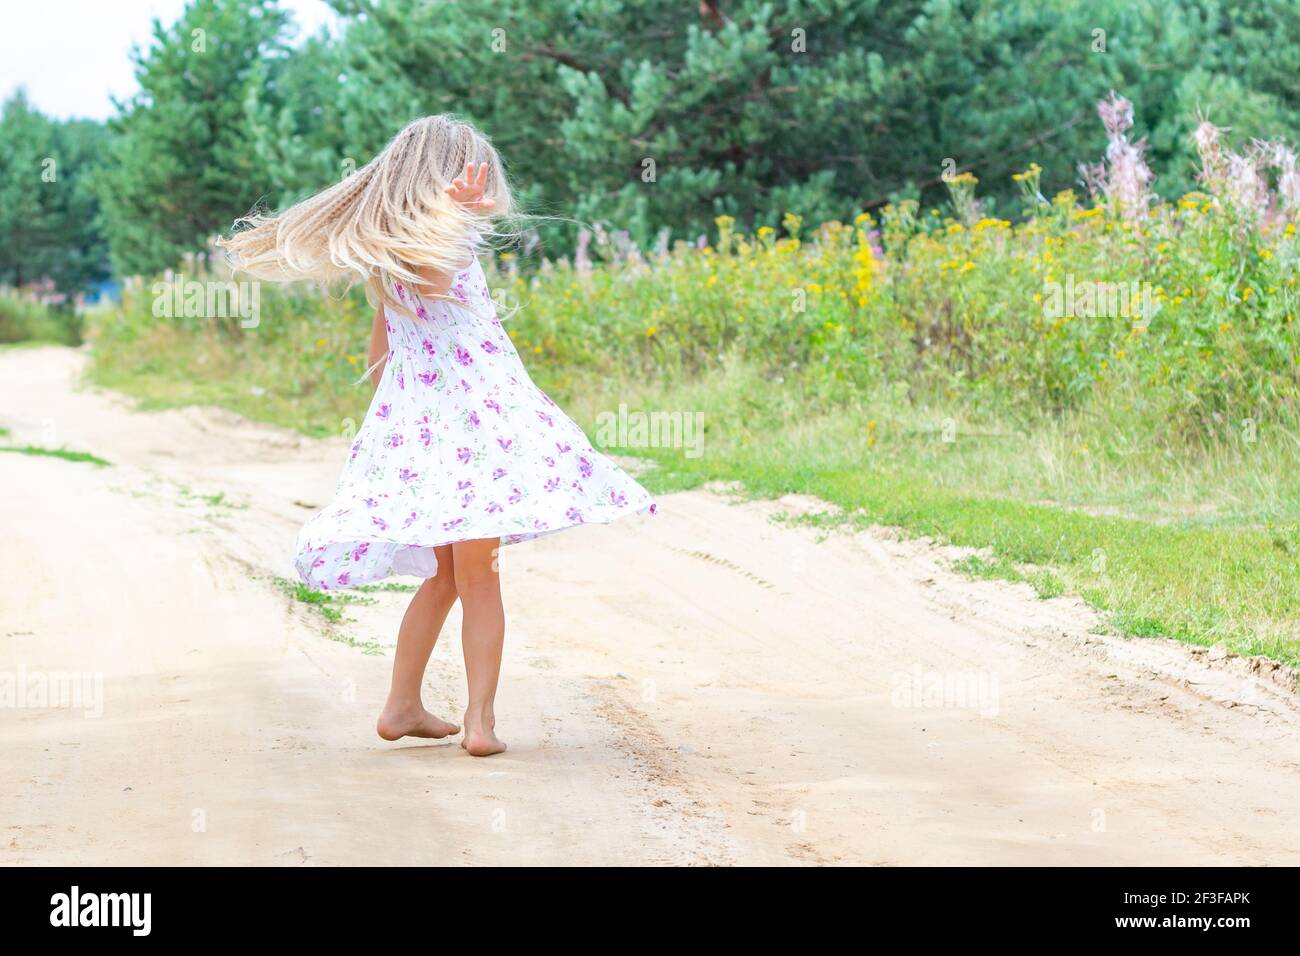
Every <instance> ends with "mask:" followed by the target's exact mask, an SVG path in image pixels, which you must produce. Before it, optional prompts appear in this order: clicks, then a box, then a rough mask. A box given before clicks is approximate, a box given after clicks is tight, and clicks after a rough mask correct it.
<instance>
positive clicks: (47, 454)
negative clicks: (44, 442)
mask: <svg viewBox="0 0 1300 956" xmlns="http://www.w3.org/2000/svg"><path fill="white" fill-rule="evenodd" d="M4 434H5V435H8V434H9V433H8V432H7V431H6V432H5V433H4ZM0 451H8V452H13V453H14V454H16V455H32V456H34V457H38V458H61V459H63V460H64V461H80V462H87V463H89V464H92V465H95V466H96V467H98V468H107V467H109V466H110V465H111V464H112V463H111V462H107V461H105V460H104V459H103V458H100V457H99V456H98V455H92V454H91V453H90V452H88V451H69V450H68V449H66V448H41V447H38V446H36V445H0Z"/></svg>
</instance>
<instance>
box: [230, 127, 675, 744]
mask: <svg viewBox="0 0 1300 956" xmlns="http://www.w3.org/2000/svg"><path fill="white" fill-rule="evenodd" d="M514 215H515V211H514V203H513V199H512V198H511V194H510V189H509V186H508V184H507V183H506V178H505V175H504V173H503V171H502V168H501V162H500V160H499V159H498V157H497V153H496V150H495V149H493V147H492V145H491V143H489V142H488V140H487V138H486V137H485V136H484V135H483V134H482V133H480V132H479V131H478V130H477V129H475V128H474V127H473V126H471V125H469V124H468V123H464V122H461V121H459V120H456V119H454V118H452V117H449V116H429V117H426V118H424V119H421V120H416V121H415V122H413V123H411V124H410V125H409V126H407V127H406V128H405V129H403V130H402V131H401V132H400V133H398V134H397V136H396V137H394V139H393V141H392V142H391V143H389V144H388V146H387V147H385V149H384V151H383V152H381V153H380V154H379V155H378V156H376V157H375V158H374V159H373V160H371V161H370V163H369V164H367V165H366V166H365V167H363V168H362V169H360V170H358V171H357V172H356V173H354V174H353V175H351V176H349V177H348V178H347V179H345V180H343V181H342V182H340V183H338V184H337V185H335V186H332V187H330V188H329V189H326V190H324V191H323V192H321V193H319V194H317V195H315V196H313V197H311V198H310V199H307V200H304V201H303V202H301V203H299V204H298V205H296V206H294V207H292V208H291V209H289V210H288V211H286V212H283V213H281V214H280V215H278V216H274V217H270V218H267V217H262V216H251V217H249V218H247V219H244V220H241V223H242V224H243V225H244V226H245V228H243V229H242V231H239V232H236V233H235V234H234V235H233V236H232V237H230V238H229V239H227V240H225V242H224V243H223V245H225V247H226V248H227V249H228V250H229V252H230V253H231V256H232V259H233V260H234V264H235V266H236V267H237V268H240V269H242V270H244V271H247V272H250V273H252V274H254V275H257V276H259V277H262V278H266V279H271V280H275V281H286V280H291V279H296V278H304V277H305V278H311V279H316V280H318V281H321V282H325V283H328V282H331V281H332V280H335V279H339V278H345V277H360V278H362V279H363V280H364V281H365V283H366V286H367V292H368V295H369V297H370V299H371V300H372V302H373V303H374V305H375V319H374V326H373V328H372V330H371V334H370V358H371V363H372V364H371V378H372V381H373V382H374V384H375V394H374V397H373V399H372V400H371V403H370V408H369V410H368V412H367V413H366V418H365V422H364V424H363V425H362V426H361V428H360V430H359V431H358V433H357V436H356V440H355V441H354V442H353V443H352V447H351V451H350V453H349V455H348V460H347V462H346V463H345V464H344V467H343V474H342V477H341V478H340V479H339V483H338V488H337V491H336V493H335V495H334V498H333V499H332V500H331V501H330V502H329V504H327V505H326V506H325V508H324V509H322V510H321V512H320V513H319V514H317V515H316V516H315V517H313V518H312V519H311V520H310V521H308V522H307V524H306V526H305V527H304V528H303V529H302V532H301V534H300V535H299V537H298V544H297V557H296V564H297V568H298V573H299V575H300V576H301V577H302V579H303V581H305V582H306V583H307V584H309V585H312V586H314V587H317V588H321V589H327V588H353V587H357V586H358V585H361V584H366V583H368V582H372V581H377V580H379V579H381V578H384V577H387V576H388V575H391V574H411V575H416V576H419V577H422V578H425V579H426V580H425V581H424V583H423V585H421V587H420V589H419V590H418V591H417V592H416V594H415V596H414V597H413V598H412V599H411V604H410V606H409V607H408V608H407V609H406V615H405V616H404V617H403V619H402V625H401V628H400V629H399V630H398V635H397V651H396V656H395V659H394V661H393V680H392V687H391V690H390V691H389V695H388V702H387V703H386V704H385V705H384V709H383V712H382V713H381V714H380V715H379V722H378V731H379V735H380V736H381V737H383V738H384V739H385V740H397V739H399V738H401V737H404V736H412V737H433V738H442V737H446V736H448V735H450V734H455V733H458V732H459V731H460V727H458V726H457V725H455V724H452V723H449V722H447V721H445V720H442V719H440V718H438V717H435V716H434V715H432V714H430V713H429V712H428V711H427V710H425V709H424V705H423V703H422V701H421V698H420V686H421V684H422V682H423V679H424V670H425V667H426V665H427V664H428V661H429V655H430V653H431V652H432V650H433V645H434V643H435V642H436V641H437V639H438V633H439V631H440V630H441V629H442V625H443V622H444V621H445V620H446V618H447V614H448V612H449V611H450V610H451V606H452V604H454V603H455V602H456V601H457V600H459V601H460V602H461V608H462V611H463V616H464V626H463V629H462V632H461V635H462V644H463V647H464V654H465V674H466V679H467V682H468V684H469V703H468V706H467V707H466V710H465V717H464V722H465V736H464V738H463V740H462V743H461V746H463V747H464V748H465V749H466V750H467V751H468V752H469V753H471V754H473V755H475V756H487V755H488V754H494V753H500V752H501V751H503V750H505V749H506V745H505V744H504V743H503V742H502V741H501V740H500V739H499V738H498V737H497V735H496V730H495V726H496V716H495V712H494V710H493V700H494V698H495V696H496V688H497V676H498V674H499V672H500V669H501V648H502V643H503V641H504V639H505V615H504V611H503V609H502V604H501V588H500V580H499V577H498V571H497V562H496V554H497V547H498V545H499V544H502V543H506V544H513V543H515V542H517V541H523V540H526V539H528V538H534V537H537V536H538V535H542V534H549V533H551V532H554V531H559V530H561V529H563V528H569V527H573V526H574V525H579V524H584V523H588V522H593V521H596V522H604V521H609V520H611V519H613V518H617V517H619V516H620V515H624V514H629V513H632V512H636V511H643V510H648V511H651V512H653V511H654V504H653V502H652V501H651V499H650V495H649V494H648V493H647V492H646V491H645V489H644V488H642V487H641V486H640V485H638V484H637V483H636V482H635V481H633V480H632V479H631V478H629V477H628V476H627V475H626V474H624V473H623V471H622V470H620V469H619V468H618V467H617V466H616V465H614V464H613V463H612V462H610V461H609V460H608V459H606V458H605V457H604V456H602V455H600V454H599V453H597V452H596V451H594V450H593V449H592V447H591V444H590V443H589V442H588V441H587V439H586V436H584V435H583V433H582V431H581V430H580V429H579V428H578V426H577V425H575V424H574V423H573V422H572V421H571V420H570V419H569V418H568V417H567V416H566V415H565V414H564V413H563V412H562V411H560V409H559V408H558V407H556V405H555V403H554V402H552V401H551V400H550V399H549V398H548V397H547V396H546V395H545V394H543V393H542V391H541V390H540V389H539V388H538V387H537V386H536V385H534V384H533V382H532V380H531V379H530V378H529V377H528V373H527V372H525V371H524V367H523V365H522V364H521V363H520V361H519V356H518V354H517V353H516V352H515V349H514V346H513V345H512V344H511V342H510V337H509V336H508V335H506V334H505V332H504V331H503V330H502V328H501V323H500V320H499V319H498V318H497V315H496V310H495V308H494V304H493V301H492V298H491V296H490V295H489V294H488V288H487V283H486V280H485V278H484V275H483V269H482V268H481V267H480V265H479V263H478V261H477V255H478V253H479V252H480V251H481V249H482V247H483V244H484V236H485V235H501V233H497V232H494V231H493V224H494V223H499V222H501V221H502V220H509V219H511V218H512V217H513V216H514Z"/></svg>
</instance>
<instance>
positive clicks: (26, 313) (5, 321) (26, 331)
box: [0, 290, 81, 345]
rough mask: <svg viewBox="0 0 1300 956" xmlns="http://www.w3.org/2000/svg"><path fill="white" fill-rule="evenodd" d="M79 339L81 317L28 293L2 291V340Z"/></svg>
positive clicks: (73, 342) (67, 342) (66, 341)
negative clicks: (45, 303) (55, 307)
mask: <svg viewBox="0 0 1300 956" xmlns="http://www.w3.org/2000/svg"><path fill="white" fill-rule="evenodd" d="M80 341H81V339H80V320H79V319H78V317H77V316H76V315H75V314H74V313H73V312H71V311H70V310H67V309H54V308H51V307H50V306H48V305H44V304H43V303H41V302H38V301H36V300H34V299H32V298H30V297H28V296H24V295H20V294H18V293H15V292H9V291H5V290H0V343H8V342H58V343H62V344H65V345H76V344H78V343H79V342H80Z"/></svg>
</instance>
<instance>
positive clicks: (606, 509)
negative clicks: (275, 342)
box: [295, 262, 654, 589]
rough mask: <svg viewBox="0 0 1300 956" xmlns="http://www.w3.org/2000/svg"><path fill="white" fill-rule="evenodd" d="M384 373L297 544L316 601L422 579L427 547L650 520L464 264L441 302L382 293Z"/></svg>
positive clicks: (475, 272) (650, 506)
mask: <svg viewBox="0 0 1300 956" xmlns="http://www.w3.org/2000/svg"><path fill="white" fill-rule="evenodd" d="M393 291H394V292H395V293H396V296H397V298H398V300H399V301H401V302H403V303H404V304H406V305H407V306H409V307H410V308H411V309H412V310H413V312H414V313H415V314H414V315H408V314H405V313H403V312H401V311H399V310H396V309H392V308H390V309H388V310H387V312H386V319H387V324H388V346H389V354H388V363H387V366H386V367H385V369H384V374H383V377H382V379H381V380H380V383H379V388H378V389H377V390H376V391H375V396H374V399H373V400H372V401H371V403H370V409H369V411H367V413H366V419H365V422H364V424H363V425H362V426H361V429H360V430H359V432H358V433H357V436H356V440H355V441H354V442H353V443H352V448H351V452H350V454H349V456H348V460H347V463H346V464H345V465H344V466H343V474H342V476H341V477H340V478H339V483H338V487H337V489H336V491H335V494H334V498H333V499H332V500H331V501H330V502H329V504H328V505H326V506H325V508H323V509H322V510H321V511H320V513H319V514H317V515H316V516H315V517H313V518H312V519H311V520H310V521H308V522H307V524H306V525H305V526H304V527H303V529H302V531H301V533H300V534H299V535H298V545H297V558H296V562H295V563H296V565H297V568H298V574H299V575H300V576H301V577H302V579H303V580H304V581H305V582H306V583H307V584H309V585H312V586H314V587H317V588H322V589H329V588H348V587H356V586H357V585H359V584H365V583H367V582H370V581H376V580H379V579H380V578H384V577H387V576H388V575H391V574H412V575H416V576H419V577H433V576H434V575H435V574H437V571H438V562H437V560H436V558H435V557H434V552H433V549H434V547H435V546H437V545H443V544H449V543H452V542H455V541H470V540H475V539H478V538H500V539H501V541H502V543H503V544H513V543H515V542H518V541H524V540H526V539H528V538H534V537H537V536H538V535H543V534H549V533H551V532H554V531H559V530H561V529H563V528H570V527H573V526H574V525H579V524H586V523H590V522H605V521H610V520H612V519H614V518H617V517H619V516H620V515H625V514H631V513H633V512H638V511H650V512H653V511H654V503H653V501H652V500H651V498H650V495H649V493H648V492H647V491H646V490H645V489H644V488H642V487H641V486H640V485H639V484H637V483H636V482H635V481H633V480H632V479H631V478H630V477H629V476H628V475H627V474H626V473H625V472H624V471H623V470H622V469H621V468H619V467H618V466H617V465H615V464H614V463H613V462H611V461H610V460H609V459H608V458H606V457H605V456H604V455H601V454H600V453H599V452H596V451H594V450H593V449H592V447H591V443H590V442H588V441H587V437H586V436H585V435H584V434H583V433H582V429H580V428H579V427H578V426H577V425H576V424H574V423H573V421H572V420H571V419H570V418H569V417H568V416H567V415H565V414H564V412H562V411H560V409H559V407H558V406H556V404H555V403H554V402H552V401H551V400H550V398H548V397H547V396H546V395H545V393H543V392H542V390H541V389H539V388H538V387H537V386H536V385H534V384H533V382H532V379H530V378H529V377H528V373H527V372H526V371H524V366H523V364H522V363H521V362H520V361H519V354H518V353H517V352H516V351H515V347H514V345H513V343H511V341H510V337H509V336H508V335H506V333H505V330H504V329H502V327H501V322H500V321H499V320H498V319H497V317H496V310H495V308H494V305H493V302H492V298H491V296H490V294H489V293H488V288H487V280H486V278H485V277H484V275H483V269H482V267H481V266H480V265H479V264H478V263H477V262H475V263H474V264H473V265H471V266H470V267H469V268H468V269H466V270H465V271H463V272H461V273H458V274H457V275H456V277H455V278H454V279H453V281H452V286H451V289H450V290H449V292H448V295H449V296H451V297H452V298H453V299H455V300H458V302H459V303H461V304H458V303H457V302H454V301H448V300H446V299H432V298H429V299H425V298H422V297H420V296H418V295H415V294H414V293H413V292H412V290H410V289H406V288H403V287H402V286H401V284H399V283H394V285H393Z"/></svg>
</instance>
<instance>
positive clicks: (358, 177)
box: [218, 115, 517, 308]
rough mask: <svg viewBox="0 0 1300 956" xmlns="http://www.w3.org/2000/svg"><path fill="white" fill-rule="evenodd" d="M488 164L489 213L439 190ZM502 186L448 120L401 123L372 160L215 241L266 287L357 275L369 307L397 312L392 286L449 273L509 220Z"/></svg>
mask: <svg viewBox="0 0 1300 956" xmlns="http://www.w3.org/2000/svg"><path fill="white" fill-rule="evenodd" d="M466 163H473V164H475V166H476V168H477V164H479V163H487V165H488V173H487V183H486V186H485V189H484V198H485V199H490V200H492V201H493V203H494V205H493V208H492V209H491V210H490V211H489V212H488V213H486V214H485V213H483V212H481V211H477V210H471V209H467V208H466V207H465V206H463V205H461V204H460V203H458V202H456V201H455V200H453V199H452V198H451V197H450V196H448V195H447V193H446V188H447V187H448V186H449V185H451V182H452V180H453V179H455V178H456V177H458V176H461V175H463V174H464V171H465V164H466ZM516 215H517V214H516V209H515V204H514V199H513V196H512V195H511V191H510V185H509V183H508V182H507V180H506V176H505V171H504V170H503V169H502V166H501V160H500V157H498V156H497V151H496V150H495V149H494V148H493V146H492V143H491V142H490V141H489V140H488V138H487V137H486V136H484V135H483V133H481V132H479V130H478V129H476V128H475V127H474V126H473V125H471V124H469V123H467V122H464V121H463V120H458V119H456V118H455V117H453V116H448V115H438V116H426V117H424V118H423V119H418V120H415V121H414V122H412V123H409V124H408V125H407V126H405V127H404V128H403V129H402V130H401V132H399V133H398V134H397V135H396V136H394V137H393V139H392V141H391V142H389V144H388V145H387V146H385V147H384V149H383V151H382V152H380V153H379V155H377V156H376V157H375V158H374V159H372V160H371V161H370V162H368V163H367V164H366V165H365V166H363V167H361V168H360V169H358V170H357V171H356V172H355V173H352V174H351V175H349V176H348V177H347V178H346V179H344V180H342V181H341V182H339V183H336V184H334V185H333V186H330V187H329V188H328V189H324V190H322V191H321V192H318V193H317V194H316V195H314V196H312V197H310V198H309V199H304V200H303V201H302V202H300V203H298V204H297V205H295V206H292V207H290V208H289V209H286V210H285V211H284V212H281V213H279V214H278V215H274V216H264V215H261V214H258V213H254V214H251V215H249V216H246V217H244V218H242V219H240V220H238V221H237V222H236V223H235V225H236V227H237V231H236V232H234V233H233V234H232V235H231V236H229V237H227V238H225V239H221V240H219V241H218V244H219V245H221V246H222V247H224V248H225V249H226V250H227V252H228V254H229V256H230V258H231V260H232V262H231V265H232V266H233V267H234V268H235V269H236V270H238V271H241V272H247V273H249V274H251V275H253V276H256V277H258V278H261V279H268V280H270V281H273V282H288V281H293V280H297V279H311V280H315V281H318V282H320V283H322V284H324V285H329V284H331V283H333V282H335V281H338V280H340V279H361V280H362V281H364V282H365V284H366V290H367V295H368V297H369V298H370V299H371V301H372V302H374V303H376V304H379V303H385V304H389V305H393V306H396V307H398V308H402V306H401V305H400V304H399V303H397V302H396V301H395V300H394V298H393V295H392V294H391V281H393V280H396V281H401V282H404V283H406V284H408V285H409V284H415V285H419V284H421V283H423V282H424V281H425V280H424V279H422V278H421V277H420V276H419V275H417V274H416V271H417V270H420V269H425V270H433V271H437V272H452V273H455V272H457V271H459V270H461V269H464V268H466V267H467V266H468V265H469V264H470V263H471V262H472V261H473V259H474V257H475V256H476V255H477V254H478V253H479V252H480V251H481V248H482V246H483V245H484V244H485V243H486V241H487V239H488V238H490V237H492V236H504V235H506V233H505V232H503V231H501V224H502V223H509V222H511V221H513V220H514V219H515V217H516Z"/></svg>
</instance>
